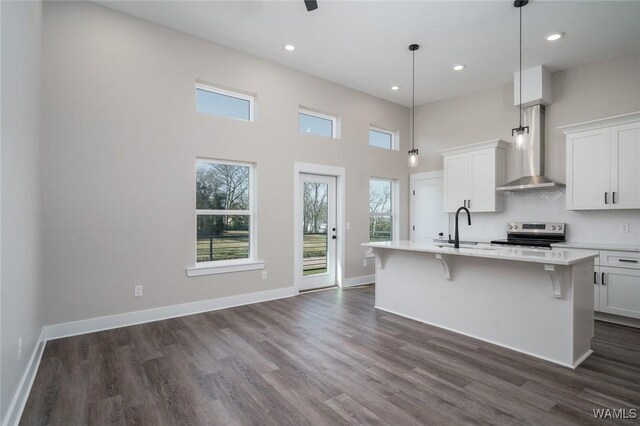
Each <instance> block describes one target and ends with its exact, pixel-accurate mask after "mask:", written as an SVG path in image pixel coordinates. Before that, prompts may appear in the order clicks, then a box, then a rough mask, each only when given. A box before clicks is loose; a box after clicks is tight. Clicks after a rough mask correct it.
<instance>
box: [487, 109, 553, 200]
mask: <svg viewBox="0 0 640 426" xmlns="http://www.w3.org/2000/svg"><path fill="white" fill-rule="evenodd" d="M544 110H545V107H544V105H533V106H529V107H527V108H524V111H523V112H524V125H525V126H529V132H530V135H529V143H528V144H527V147H526V149H525V150H524V151H521V152H522V161H523V164H522V165H523V169H522V170H523V174H524V176H523V177H521V178H518V179H516V180H513V181H511V182H508V183H506V184H504V185H503V186H501V187H498V188H497V190H498V191H512V192H513V191H530V190H535V189H553V188H559V187H563V186H564V184H562V183H560V182H557V181H555V180H553V179H550V178H548V177H546V176H545V175H544Z"/></svg>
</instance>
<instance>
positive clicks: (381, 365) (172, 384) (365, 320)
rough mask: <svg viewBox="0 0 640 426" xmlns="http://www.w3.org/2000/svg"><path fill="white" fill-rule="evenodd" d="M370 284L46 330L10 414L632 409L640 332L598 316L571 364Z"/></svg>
mask: <svg viewBox="0 0 640 426" xmlns="http://www.w3.org/2000/svg"><path fill="white" fill-rule="evenodd" d="M373 293H374V289H373V287H366V288H359V289H350V290H338V289H333V290H327V291H321V292H315V293H308V294H304V295H301V296H299V297H295V298H290V299H283V300H278V301H272V302H266V303H260V304H256V305H250V306H244V307H239V308H233V309H226V310H223V311H216V312H211V313H206V314H200V315H193V316H189V317H184V318H177V319H171V320H166V321H159V322H155V323H150V324H144V325H138V326H133V327H126V328H121V329H117V330H111V331H105V332H100V333H94V334H88V335H83V336H78V337H71V338H67V339H60V340H55V341H51V342H49V343H48V344H47V347H46V349H45V352H44V357H43V359H42V363H41V364H40V370H39V371H38V374H37V377H36V380H35V383H34V386H33V389H32V391H31V395H30V397H29V401H28V403H27V406H26V409H25V411H24V414H23V417H22V421H21V424H29V425H47V424H56V425H73V424H113V423H115V424H148V425H164V424H167V425H175V424H207V425H210V424H260V425H306V424H330V425H335V424H348V423H361V424H393V425H396V426H400V425H412V424H447V425H452V424H462V423H473V424H545V425H555V424H576V423H582V424H591V423H593V424H609V423H610V424H620V421H619V420H617V421H597V422H596V421H595V420H594V418H593V414H592V409H594V408H615V409H619V408H627V409H630V408H636V409H638V408H640V331H639V330H636V329H631V328H626V327H622V326H616V325H611V324H606V323H597V325H596V337H595V339H594V341H593V347H594V349H595V354H594V355H593V356H591V358H589V359H588V360H587V361H586V362H585V363H584V364H583V365H582V366H581V367H580V368H578V369H577V370H575V371H573V370H570V369H567V368H563V367H559V366H556V365H553V364H550V363H548V362H544V361H540V360H537V359H534V358H530V357H527V356H524V355H521V354H518V353H516V352H512V351H509V350H506V349H502V348H499V347H496V346H493V345H490V344H487V343H483V342H480V341H477V340H474V339H471V338H467V337H464V336H460V335H457V334H454V333H451V332H448V331H444V330H441V329H438V328H435V327H431V326H428V325H424V324H420V323H418V322H414V321H411V320H407V319H404V318H401V317H398V316H395V315H391V314H387V313H384V312H380V311H376V310H375V309H374V308H373ZM549 332H550V333H553V330H549ZM630 422H631V423H633V424H636V425H637V424H639V422H640V421H638V420H635V421H630Z"/></svg>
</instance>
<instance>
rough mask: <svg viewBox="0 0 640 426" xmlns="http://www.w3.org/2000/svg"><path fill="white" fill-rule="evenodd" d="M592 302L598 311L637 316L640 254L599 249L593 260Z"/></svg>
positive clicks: (638, 311)
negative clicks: (598, 255)
mask: <svg viewBox="0 0 640 426" xmlns="http://www.w3.org/2000/svg"><path fill="white" fill-rule="evenodd" d="M609 265H614V266H609ZM593 305H594V306H593V307H594V310H595V311H597V312H605V313H608V314H614V315H621V316H625V317H631V318H638V319H640V253H638V252H622V251H601V252H600V257H598V258H596V260H595V262H594V270H593Z"/></svg>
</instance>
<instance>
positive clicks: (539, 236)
mask: <svg viewBox="0 0 640 426" xmlns="http://www.w3.org/2000/svg"><path fill="white" fill-rule="evenodd" d="M566 228H567V226H566V224H564V223H540V222H525V223H523V222H509V223H508V224H507V239H506V240H494V241H491V244H492V245H506V246H521V247H536V248H544V249H551V244H553V243H561V242H563V241H564V237H565V231H566Z"/></svg>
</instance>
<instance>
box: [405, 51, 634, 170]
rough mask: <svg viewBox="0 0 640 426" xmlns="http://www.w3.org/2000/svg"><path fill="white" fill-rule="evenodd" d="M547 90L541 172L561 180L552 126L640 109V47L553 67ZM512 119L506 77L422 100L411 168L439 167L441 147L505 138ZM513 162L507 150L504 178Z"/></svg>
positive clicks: (560, 148)
mask: <svg viewBox="0 0 640 426" xmlns="http://www.w3.org/2000/svg"><path fill="white" fill-rule="evenodd" d="M464 72H466V71H464ZM552 93H553V103H552V104H551V105H549V106H548V107H547V110H546V129H547V130H546V152H545V157H546V175H548V176H549V177H551V178H555V179H557V180H559V181H561V182H564V181H565V138H564V135H563V134H562V132H561V131H560V130H558V129H557V128H558V126H563V125H567V124H573V123H579V122H582V121H589V120H595V119H598V118H605V117H610V116H614V115H619V114H625V113H628V112H634V111H640V53H636V54H633V55H627V56H622V57H619V58H615V59H610V60H607V61H602V62H596V63H592V64H588V65H583V66H580V67H576V68H571V69H568V70H565V71H560V72H557V73H554V74H552ZM517 124H518V110H517V108H516V107H514V106H513V84H511V83H510V84H507V85H504V86H499V87H495V88H492V89H487V90H483V91H479V92H475V93H471V94H467V95H463V96H458V97H455V98H450V99H445V100H442V101H438V102H433V103H429V104H426V105H422V106H420V107H418V108H416V145H417V147H418V148H419V149H420V155H421V158H420V168H419V170H417V171H431V170H441V169H442V164H443V163H442V156H441V155H440V154H438V150H441V149H445V148H450V147H454V146H459V145H466V144H470V143H474V142H481V141H485V140H489V139H496V138H500V139H504V140H507V141H511V129H512V128H514V127H517ZM517 163H518V161H517V157H515V152H514V151H513V150H509V158H508V167H507V173H508V176H509V178H510V179H512V178H516V177H519V176H518V173H519V172H520V171H519V168H518V166H517V165H516V164H517ZM412 172H413V171H412Z"/></svg>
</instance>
